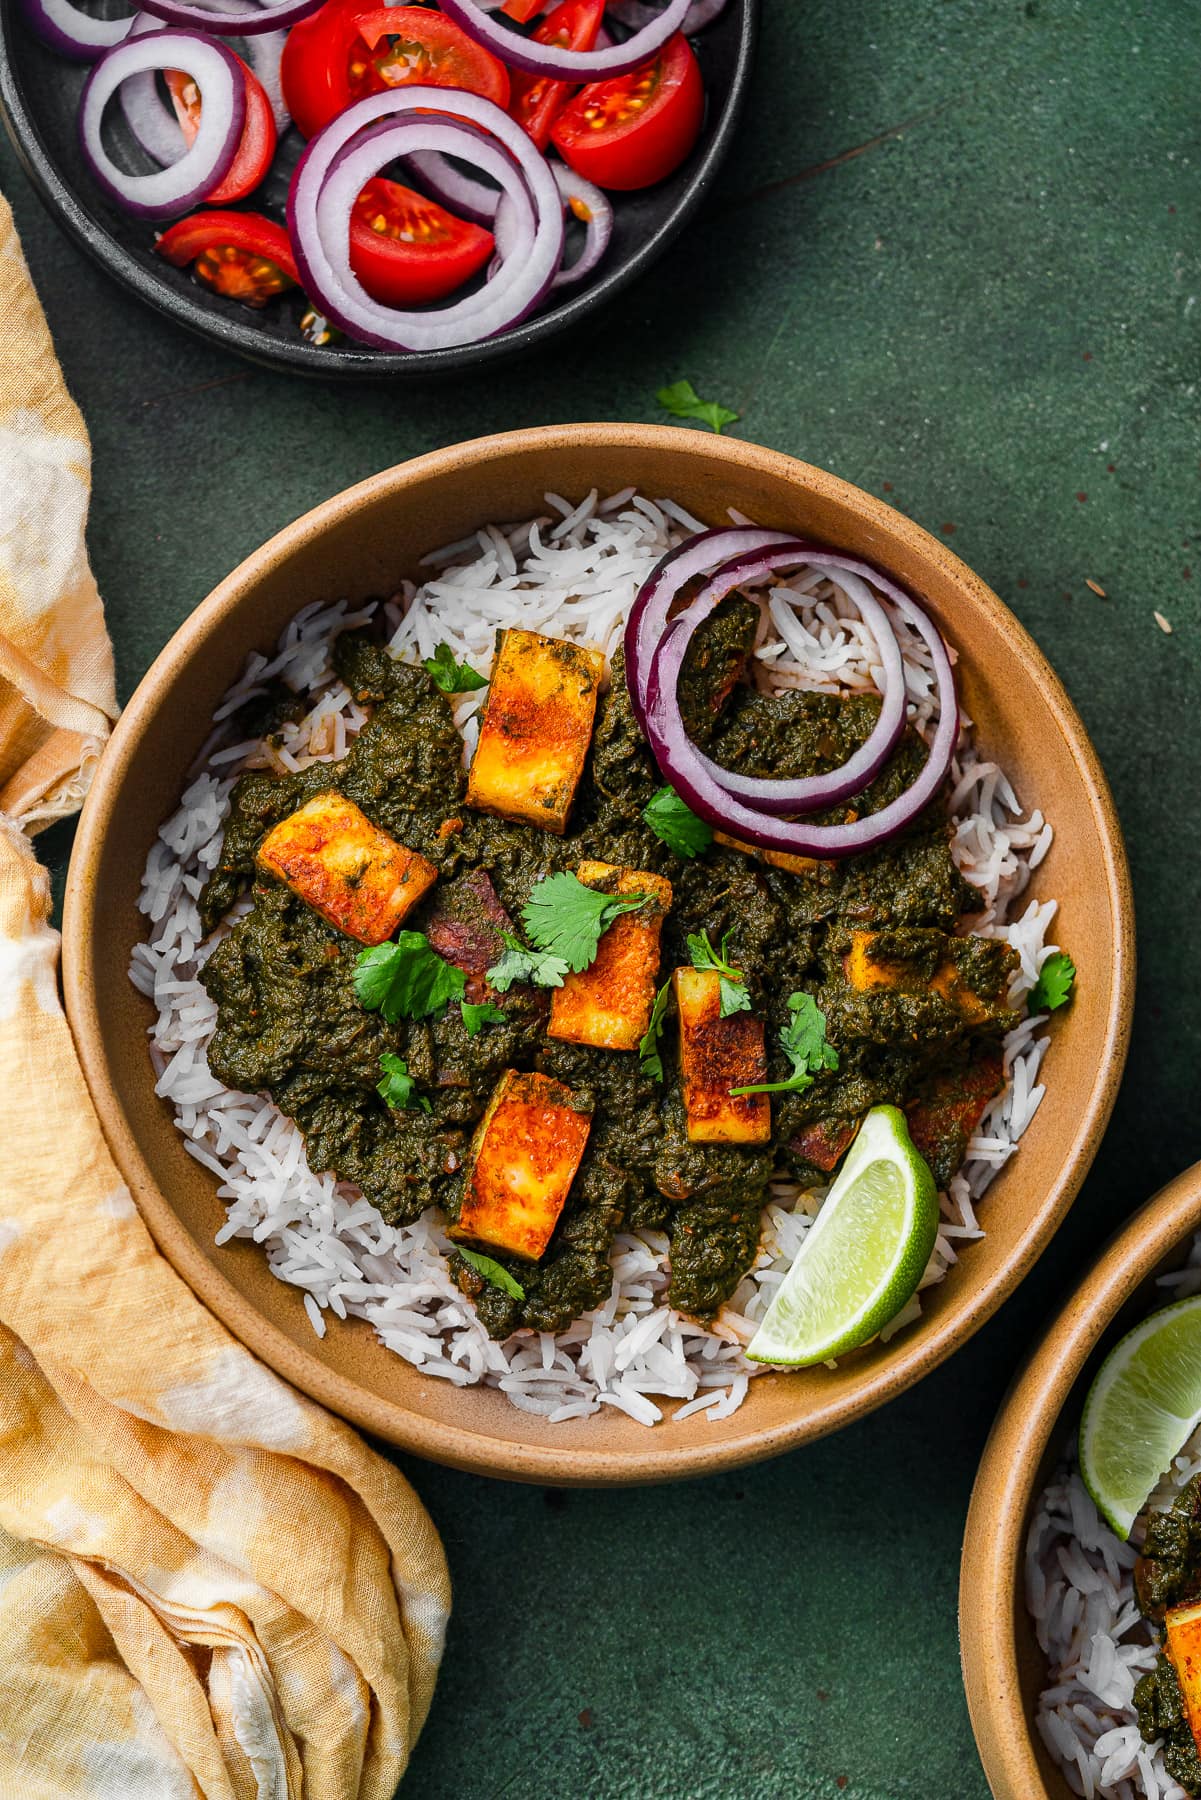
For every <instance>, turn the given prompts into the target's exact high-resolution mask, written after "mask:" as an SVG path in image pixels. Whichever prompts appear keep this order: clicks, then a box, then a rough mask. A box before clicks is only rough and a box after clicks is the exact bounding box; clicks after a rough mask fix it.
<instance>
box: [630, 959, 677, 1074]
mask: <svg viewBox="0 0 1201 1800" xmlns="http://www.w3.org/2000/svg"><path fill="white" fill-rule="evenodd" d="M670 994H671V982H670V981H665V982H664V983H663V986H662V987H661V988H660V989H659V992H658V993H657V994H656V995H655V1004H654V1006H653V1007H652V1008H651V1022H650V1024H649V1025H648V1026H647V1028H646V1032H645V1034H644V1035H643V1037H642V1038H641V1039H640V1040H639V1044H638V1054H639V1056H640V1057H641V1058H642V1066H643V1068H644V1069H645V1070H646V1072H647V1074H648V1075H653V1076H654V1078H655V1080H656V1081H662V1079H663V1057H662V1055H661V1054H660V1051H659V1039H660V1037H661V1036H662V1033H663V1021H664V1019H665V1018H666V1017H667V1001H668V998H669V996H670Z"/></svg>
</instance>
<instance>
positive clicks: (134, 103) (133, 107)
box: [117, 0, 292, 167]
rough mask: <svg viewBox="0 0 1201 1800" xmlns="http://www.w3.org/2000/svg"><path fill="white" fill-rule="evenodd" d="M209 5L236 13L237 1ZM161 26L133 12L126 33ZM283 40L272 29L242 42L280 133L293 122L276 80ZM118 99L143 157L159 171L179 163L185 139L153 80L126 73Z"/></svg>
mask: <svg viewBox="0 0 1201 1800" xmlns="http://www.w3.org/2000/svg"><path fill="white" fill-rule="evenodd" d="M210 4H211V5H212V8H213V10H214V12H228V11H230V10H236V9H237V7H238V5H239V0H210ZM162 28H163V27H162V21H161V20H160V19H156V18H155V17H154V16H153V14H151V13H138V14H137V15H136V17H135V18H134V21H133V24H132V25H131V26H130V29H129V35H130V37H145V36H146V34H147V33H148V32H151V31H161V30H162ZM287 41H288V34H287V32H286V31H272V32H268V33H267V35H266V36H264V37H252V38H248V39H247V41H246V44H245V50H246V61H247V62H248V63H249V64H250V67H251V69H252V70H253V71H254V73H255V75H256V76H257V77H258V79H259V81H260V82H261V83H262V86H263V91H264V93H265V94H266V96H267V100H268V102H269V104H270V107H271V112H272V116H273V118H274V119H275V129H276V130H277V131H280V132H283V131H286V130H287V129H288V126H289V125H290V124H291V123H292V115H291V113H290V112H289V111H288V109H287V107H286V106H285V105H284V96H283V89H282V88H281V86H280V80H279V62H280V57H281V56H282V55H283V49H284V45H285V44H286V43H287ZM117 98H118V100H119V101H120V103H121V111H122V112H123V113H124V114H125V123H126V124H127V125H128V126H129V129H130V131H131V133H132V134H133V136H134V138H135V140H136V141H137V142H138V143H139V144H140V145H141V147H142V149H143V150H144V151H145V152H146V154H147V156H152V157H153V158H154V160H155V162H157V163H162V164H163V166H164V167H167V166H169V165H170V164H171V163H174V162H178V160H179V158H180V157H181V156H182V155H183V152H184V150H185V148H186V141H185V138H184V134H183V132H182V131H181V130H180V128H179V120H178V118H177V117H176V115H175V108H174V106H172V104H171V101H170V99H169V98H168V97H167V95H166V94H164V93H162V92H161V90H160V88H159V85H158V80H157V77H156V76H155V75H154V74H153V73H149V72H148V73H146V74H144V75H131V76H130V78H129V80H128V81H126V82H123V83H122V85H121V90H120V92H119V94H118V96H117Z"/></svg>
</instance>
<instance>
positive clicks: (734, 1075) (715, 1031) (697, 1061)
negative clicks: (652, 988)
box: [671, 969, 771, 1144]
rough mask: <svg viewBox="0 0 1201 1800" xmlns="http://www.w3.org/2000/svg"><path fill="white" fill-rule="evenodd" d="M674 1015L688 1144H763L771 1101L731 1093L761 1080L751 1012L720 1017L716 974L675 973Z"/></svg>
mask: <svg viewBox="0 0 1201 1800" xmlns="http://www.w3.org/2000/svg"><path fill="white" fill-rule="evenodd" d="M671 979H672V985H673V987H674V988H675V996H676V1008H677V1011H678V1012H679V1015H680V1086H681V1089H682V1091H683V1098H684V1110H685V1113H686V1114H687V1118H688V1138H689V1142H690V1143H693V1144H767V1143H770V1141H771V1101H770V1100H769V1098H768V1096H767V1095H766V1094H732V1093H731V1092H730V1089H731V1088H739V1087H755V1086H757V1085H758V1084H759V1083H760V1082H765V1081H766V1080H767V1052H766V1049H765V1047H764V1037H763V1020H762V1019H757V1018H755V1017H754V1016H753V1015H752V1014H751V1013H746V1012H738V1013H733V1014H731V1016H730V1017H729V1018H728V1019H723V1018H722V1016H721V976H720V974H719V973H718V971H717V970H716V969H677V970H676V972H675V974H674V975H673V976H672V978H671Z"/></svg>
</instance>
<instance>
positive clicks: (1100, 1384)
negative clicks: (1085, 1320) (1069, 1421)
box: [1080, 1295, 1201, 1537]
mask: <svg viewBox="0 0 1201 1800" xmlns="http://www.w3.org/2000/svg"><path fill="white" fill-rule="evenodd" d="M1199 1424H1201V1295H1197V1296H1195V1297H1194V1298H1193V1299H1191V1300H1178V1301H1177V1302H1176V1304H1175V1305H1174V1306H1165V1307H1161V1309H1160V1310H1159V1312H1153V1313H1152V1314H1151V1316H1150V1317H1149V1318H1147V1319H1144V1320H1143V1322H1142V1324H1141V1325H1138V1326H1136V1327H1135V1329H1134V1330H1133V1331H1130V1332H1127V1334H1126V1336H1125V1337H1124V1338H1122V1339H1121V1340H1120V1342H1119V1343H1117V1344H1115V1345H1114V1347H1113V1349H1112V1350H1111V1351H1110V1353H1109V1355H1108V1356H1107V1357H1106V1358H1105V1361H1104V1362H1103V1363H1102V1364H1101V1367H1100V1368H1099V1369H1098V1371H1097V1374H1096V1377H1095V1379H1094V1381H1093V1385H1092V1387H1091V1388H1090V1389H1089V1390H1088V1399H1087V1400H1086V1401H1085V1402H1084V1417H1083V1419H1082V1420H1081V1422H1080V1473H1081V1475H1082V1476H1083V1477H1084V1485H1085V1487H1086V1488H1087V1489H1088V1491H1089V1493H1090V1494H1091V1495H1092V1497H1093V1499H1094V1500H1095V1501H1096V1503H1097V1509H1098V1511H1099V1512H1100V1513H1101V1515H1102V1516H1103V1517H1104V1518H1105V1519H1106V1520H1107V1521H1108V1523H1109V1524H1110V1525H1112V1526H1113V1528H1114V1530H1115V1531H1116V1532H1118V1533H1119V1534H1120V1535H1121V1536H1122V1537H1129V1535H1130V1530H1131V1527H1132V1526H1133V1524H1134V1521H1135V1520H1136V1519H1137V1517H1138V1515H1139V1513H1140V1512H1142V1510H1143V1507H1144V1506H1145V1505H1146V1503H1147V1499H1148V1497H1149V1496H1150V1495H1151V1494H1152V1493H1153V1492H1154V1490H1155V1486H1156V1484H1157V1482H1158V1481H1159V1478H1160V1476H1161V1475H1162V1474H1163V1473H1164V1471H1165V1470H1166V1469H1168V1468H1169V1467H1170V1466H1171V1462H1172V1458H1173V1457H1174V1456H1176V1455H1177V1454H1178V1453H1179V1452H1180V1450H1182V1449H1183V1447H1184V1445H1185V1444H1186V1443H1187V1441H1188V1439H1189V1438H1190V1437H1191V1436H1192V1434H1193V1432H1194V1431H1195V1430H1196V1428H1197V1426H1198V1425H1199Z"/></svg>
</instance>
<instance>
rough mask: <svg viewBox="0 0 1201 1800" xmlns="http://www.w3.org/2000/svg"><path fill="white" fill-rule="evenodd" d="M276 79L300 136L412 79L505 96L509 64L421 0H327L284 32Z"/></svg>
mask: <svg viewBox="0 0 1201 1800" xmlns="http://www.w3.org/2000/svg"><path fill="white" fill-rule="evenodd" d="M280 79H281V81H282V83H283V90H284V100H285V102H286V104H287V108H288V111H289V112H290V113H291V115H292V117H293V119H294V120H295V121H296V124H297V126H298V128H299V129H300V131H301V132H302V133H303V135H304V136H305V137H312V136H313V135H314V133H315V132H318V131H320V129H321V127H322V126H323V125H328V124H329V122H330V120H331V119H334V118H336V117H337V116H338V114H339V113H341V112H345V110H346V108H347V107H348V106H350V105H351V104H352V103H353V102H354V101H355V100H362V99H363V98H364V96H365V95H367V94H384V93H387V91H388V89H389V88H395V87H406V86H409V85H411V84H412V83H414V82H420V83H422V84H423V85H425V86H428V87H442V88H462V89H464V90H465V91H466V92H467V93H469V94H482V95H483V97H484V98H485V99H486V100H493V101H495V103H496V104H497V106H502V107H505V106H508V104H509V71H508V70H507V69H506V68H505V65H504V63H502V62H501V60H500V58H499V57H496V56H493V55H492V53H491V51H489V50H485V49H484V47H483V46H482V45H481V44H477V43H476V42H475V41H474V39H472V38H470V37H468V35H467V33H466V32H465V31H462V30H460V28H459V26H457V25H456V24H455V22H454V20H453V19H448V18H446V17H445V16H444V14H442V13H436V12H430V11H429V10H428V9H427V8H426V7H424V6H382V7H381V6H364V5H362V4H355V0H326V4H325V5H324V6H323V7H321V9H320V11H318V12H316V13H313V14H312V16H311V17H310V18H307V19H302V20H301V22H300V23H299V25H296V26H294V27H293V28H292V30H291V31H290V32H289V33H288V41H287V43H286V44H285V45H284V52H283V56H282V58H281V61H280Z"/></svg>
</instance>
